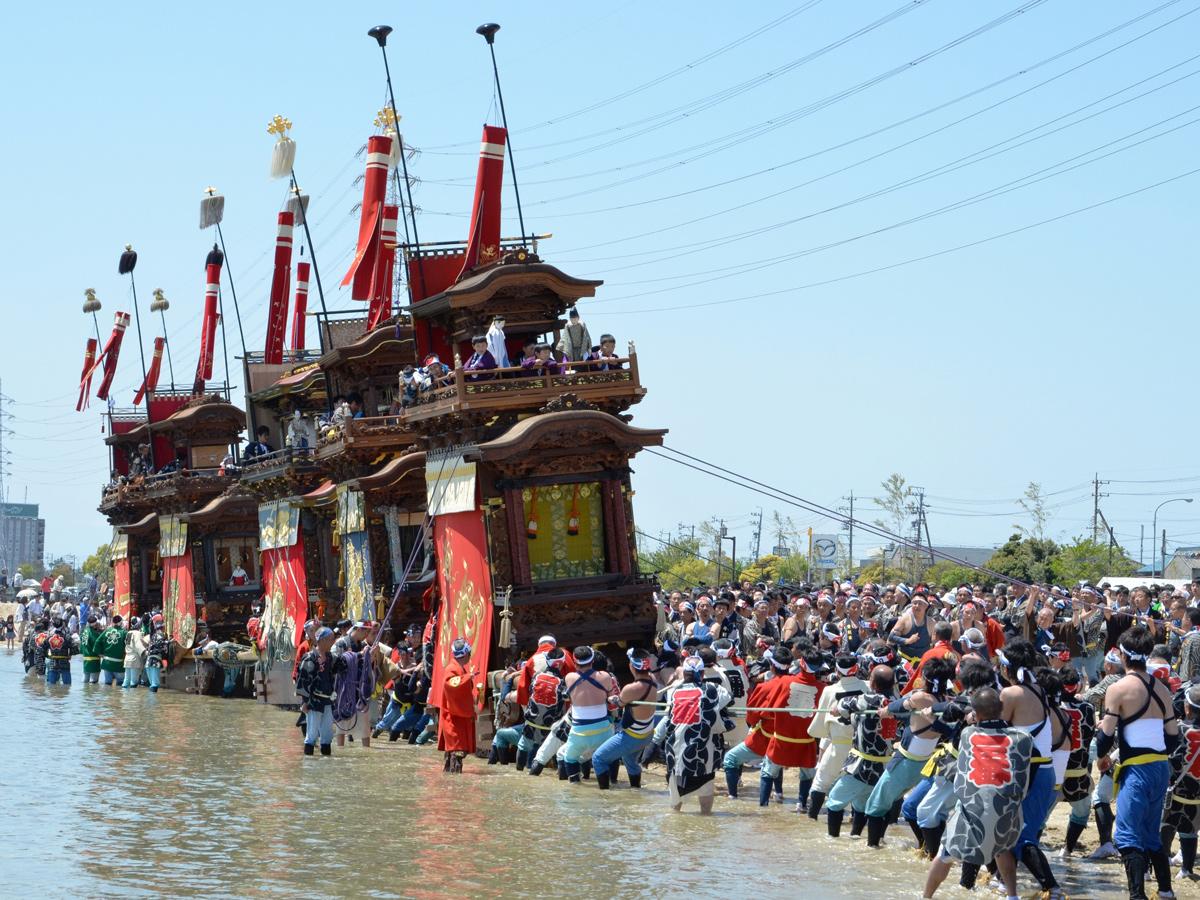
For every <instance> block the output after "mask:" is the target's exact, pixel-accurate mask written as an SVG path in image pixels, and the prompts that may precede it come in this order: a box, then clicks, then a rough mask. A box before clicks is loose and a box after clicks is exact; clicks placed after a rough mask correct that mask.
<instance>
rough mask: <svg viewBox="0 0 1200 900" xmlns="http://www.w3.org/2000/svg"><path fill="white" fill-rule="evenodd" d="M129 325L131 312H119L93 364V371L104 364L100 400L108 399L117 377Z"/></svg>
mask: <svg viewBox="0 0 1200 900" xmlns="http://www.w3.org/2000/svg"><path fill="white" fill-rule="evenodd" d="M128 327H129V313H123V312H119V313H117V314H116V316H115V317H114V319H113V330H112V334H110V335H109V336H108V341H107V342H106V343H105V345H104V349H103V350H101V351H100V357H99V358H98V359H97V360H96V362H95V363H94V364H93V371H94V370H95V366H99V365H101V364H103V366H104V378H102V379H101V381H100V387H98V388H97V389H96V398H97V399H98V400H107V399H108V391H109V388H111V387H112V383H113V379H114V378H116V377H117V360H118V359H119V358H120V356H121V342H122V341H123V340H124V339H125V329H126V328H128Z"/></svg>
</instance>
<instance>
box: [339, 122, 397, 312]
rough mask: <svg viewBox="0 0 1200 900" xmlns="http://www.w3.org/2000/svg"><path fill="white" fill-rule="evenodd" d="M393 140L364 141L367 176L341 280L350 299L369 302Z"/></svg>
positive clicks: (383, 137)
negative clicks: (353, 242) (352, 245)
mask: <svg viewBox="0 0 1200 900" xmlns="http://www.w3.org/2000/svg"><path fill="white" fill-rule="evenodd" d="M391 149H392V139H391V138H390V137H388V136H387V135H386V134H373V135H371V137H369V138H368V139H367V174H366V176H365V177H364V178H363V199H362V217H361V219H360V220H359V224H358V246H357V248H356V249H355V253H354V259H353V260H351V261H350V268H349V269H348V270H347V272H346V275H345V277H344V278H342V287H346V286H347V285H350V286H351V287H350V299H351V300H370V299H371V280H372V278H373V277H374V275H375V265H376V256H377V255H378V253H379V244H380V235H379V226H380V222H381V220H382V218H383V201H384V198H385V196H386V195H387V180H388V154H389V153H390V152H391Z"/></svg>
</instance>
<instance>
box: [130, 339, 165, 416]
mask: <svg viewBox="0 0 1200 900" xmlns="http://www.w3.org/2000/svg"><path fill="white" fill-rule="evenodd" d="M166 343H167V339H166V338H162V337H156V338H155V339H154V355H153V356H152V357H151V358H150V369H149V370H148V371H147V372H146V378H145V380H144V381H143V382H142V386H141V387H140V388H138V392H137V394H135V395H134V398H133V405H134V406H137V405H138V404H139V403H141V402H142V398H143V397H145V396H146V394H147V393H150V394H153V393H154V392H155V390H157V388H158V373H159V371H160V370H161V369H162V358H163V347H164V346H165V345H166Z"/></svg>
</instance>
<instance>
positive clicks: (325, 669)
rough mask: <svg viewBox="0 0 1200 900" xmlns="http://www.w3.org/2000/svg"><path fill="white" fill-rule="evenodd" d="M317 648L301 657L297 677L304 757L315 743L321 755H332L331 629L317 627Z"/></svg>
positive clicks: (310, 754) (309, 753) (310, 753)
mask: <svg viewBox="0 0 1200 900" xmlns="http://www.w3.org/2000/svg"><path fill="white" fill-rule="evenodd" d="M315 637H316V647H314V648H313V649H312V650H309V651H308V653H306V654H304V658H303V659H302V660H300V667H299V669H298V670H297V675H296V696H298V697H299V698H300V712H301V713H303V714H304V716H305V720H306V723H307V728H306V729H305V731H304V755H305V756H312V755H313V748H314V747H315V745H316V744H317V742H318V740H319V741H320V743H321V755H322V756H330V755H332V753H333V679H334V674H333V670H334V664H335V657H334V656H333V654H332V653H331V652H330V651H331V650H332V648H333V642H334V632H333V629H332V628H318V629H317V632H316V636H315Z"/></svg>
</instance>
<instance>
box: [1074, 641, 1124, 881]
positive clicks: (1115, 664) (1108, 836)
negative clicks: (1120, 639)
mask: <svg viewBox="0 0 1200 900" xmlns="http://www.w3.org/2000/svg"><path fill="white" fill-rule="evenodd" d="M1103 672H1104V677H1103V678H1101V679H1100V681H1098V682H1097V683H1096V684H1094V685H1092V687H1090V688H1088V690H1087V691H1085V692H1084V695H1083V699H1084V700H1086V701H1087V702H1088V703H1090V704H1092V706H1093V708H1094V709H1095V710H1096V718H1097V720H1099V718H1100V716H1101V715H1102V714H1103V710H1104V696H1105V694H1106V693H1107V692H1108V689H1109V688H1110V687H1112V686H1113V685H1114V684H1116V683H1117V682H1118V681H1120V680H1121V679H1122V678H1123V677H1125V666H1124V664H1123V663H1122V662H1121V651H1120V650H1118V649H1116V648H1115V647H1114V648H1113V649H1112V650H1109V651H1108V652H1107V653H1105V654H1104V668H1103ZM1112 767H1113V760H1112V757H1111V755H1110V754H1104V755H1101V754H1097V755H1096V787H1095V789H1094V790H1093V791H1092V814H1093V815H1094V816H1095V817H1096V835H1097V838H1098V841H1099V844H1098V846H1097V847H1096V849H1095V850H1093V851H1092V852H1091V853H1090V854H1088V859H1109V858H1111V857H1115V856H1120V854H1119V853H1118V852H1117V848H1116V847H1115V846H1113V840H1112V839H1113V819H1114V816H1113V809H1112V802H1113V793H1114V791H1113V768H1112Z"/></svg>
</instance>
